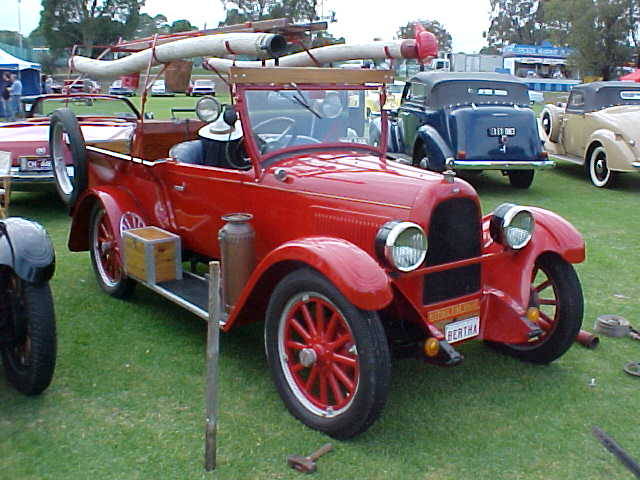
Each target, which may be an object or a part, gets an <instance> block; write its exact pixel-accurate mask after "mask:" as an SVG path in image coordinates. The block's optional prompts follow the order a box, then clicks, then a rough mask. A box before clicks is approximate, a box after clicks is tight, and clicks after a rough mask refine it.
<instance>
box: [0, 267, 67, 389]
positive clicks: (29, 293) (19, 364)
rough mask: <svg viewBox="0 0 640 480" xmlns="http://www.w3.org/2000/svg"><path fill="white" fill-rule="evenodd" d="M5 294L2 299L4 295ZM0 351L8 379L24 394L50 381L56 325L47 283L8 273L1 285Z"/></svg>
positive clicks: (53, 359)
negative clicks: (33, 281) (28, 280)
mask: <svg viewBox="0 0 640 480" xmlns="http://www.w3.org/2000/svg"><path fill="white" fill-rule="evenodd" d="M3 297H4V298H3ZM0 304H2V305H1V306H2V308H0V341H2V342H4V343H2V344H1V348H0V350H1V351H2V363H3V365H4V369H5V372H6V375H7V379H8V380H9V382H10V383H11V384H12V385H13V386H15V387H16V388H17V389H18V391H20V392H22V393H24V394H26V395H38V394H40V393H42V392H43V391H44V390H45V389H46V388H47V387H48V386H49V384H50V383H51V379H52V377H53V372H54V370H55V366H56V324H55V315H54V310H53V299H52V297H51V290H50V288H49V284H48V283H41V284H35V283H29V282H25V281H23V280H21V279H20V278H18V277H17V276H15V275H13V274H11V275H10V276H8V277H7V278H6V284H5V285H4V287H3V286H2V285H0Z"/></svg>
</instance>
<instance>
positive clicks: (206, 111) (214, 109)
mask: <svg viewBox="0 0 640 480" xmlns="http://www.w3.org/2000/svg"><path fill="white" fill-rule="evenodd" d="M221 111H222V107H221V106H220V102H218V100H216V99H215V98H213V97H212V96H210V95H205V96H204V97H202V98H201V99H200V100H198V102H197V103H196V115H197V116H198V118H199V119H200V120H201V121H203V122H205V123H211V122H215V121H216V120H217V119H218V117H219V116H220V112H221Z"/></svg>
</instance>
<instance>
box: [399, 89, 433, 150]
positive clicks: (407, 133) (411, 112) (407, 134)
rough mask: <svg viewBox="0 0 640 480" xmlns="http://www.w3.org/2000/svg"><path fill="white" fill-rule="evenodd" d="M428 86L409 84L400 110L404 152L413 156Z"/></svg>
mask: <svg viewBox="0 0 640 480" xmlns="http://www.w3.org/2000/svg"><path fill="white" fill-rule="evenodd" d="M426 90H427V88H426V85H424V84H423V83H420V82H412V83H407V85H406V86H405V90H404V93H403V97H404V98H403V100H402V106H401V107H400V109H399V110H398V125H399V127H400V130H401V132H402V138H403V139H404V152H403V153H405V154H407V155H413V146H414V145H415V143H416V132H417V131H418V127H420V126H421V125H422V123H423V121H424V120H423V118H424V105H425V100H426Z"/></svg>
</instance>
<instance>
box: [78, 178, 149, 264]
mask: <svg viewBox="0 0 640 480" xmlns="http://www.w3.org/2000/svg"><path fill="white" fill-rule="evenodd" d="M96 203H99V204H101V205H102V207H103V208H104V209H105V211H106V213H107V216H108V217H109V221H110V223H111V225H112V227H113V229H114V232H115V235H116V238H117V239H118V241H120V219H121V218H122V215H123V214H125V213H131V214H133V215H134V216H136V217H137V218H139V219H140V221H141V222H144V220H143V219H144V217H143V216H142V215H140V213H139V208H138V206H137V204H136V202H135V200H134V199H133V197H132V196H131V195H130V194H129V193H128V192H127V191H125V190H122V189H120V188H118V187H113V186H106V187H98V188H91V189H88V190H86V191H84V192H83V194H82V196H81V197H80V199H79V200H78V202H77V204H76V206H75V207H74V209H73V213H72V215H73V219H72V221H71V230H70V231H69V250H71V251H72V252H83V251H86V250H89V248H90V247H91V245H90V241H89V230H90V228H91V212H92V211H93V207H94V205H96ZM138 226H142V225H138Z"/></svg>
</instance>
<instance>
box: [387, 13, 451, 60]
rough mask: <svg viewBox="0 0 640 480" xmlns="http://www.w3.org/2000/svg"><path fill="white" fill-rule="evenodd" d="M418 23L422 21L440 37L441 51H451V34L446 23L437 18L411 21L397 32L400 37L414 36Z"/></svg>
mask: <svg viewBox="0 0 640 480" xmlns="http://www.w3.org/2000/svg"><path fill="white" fill-rule="evenodd" d="M416 23H421V24H422V26H423V27H424V28H425V29H426V30H428V31H430V32H431V33H433V34H434V35H435V36H436V38H437V39H438V48H439V50H440V51H441V52H450V51H451V34H450V33H449V32H448V31H447V29H446V28H445V27H444V25H442V24H441V23H440V22H438V21H437V20H416V21H412V22H409V23H407V24H406V25H404V26H402V27H400V29H399V30H398V33H397V35H398V38H414V37H415V34H414V31H413V27H414V25H415V24H416Z"/></svg>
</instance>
